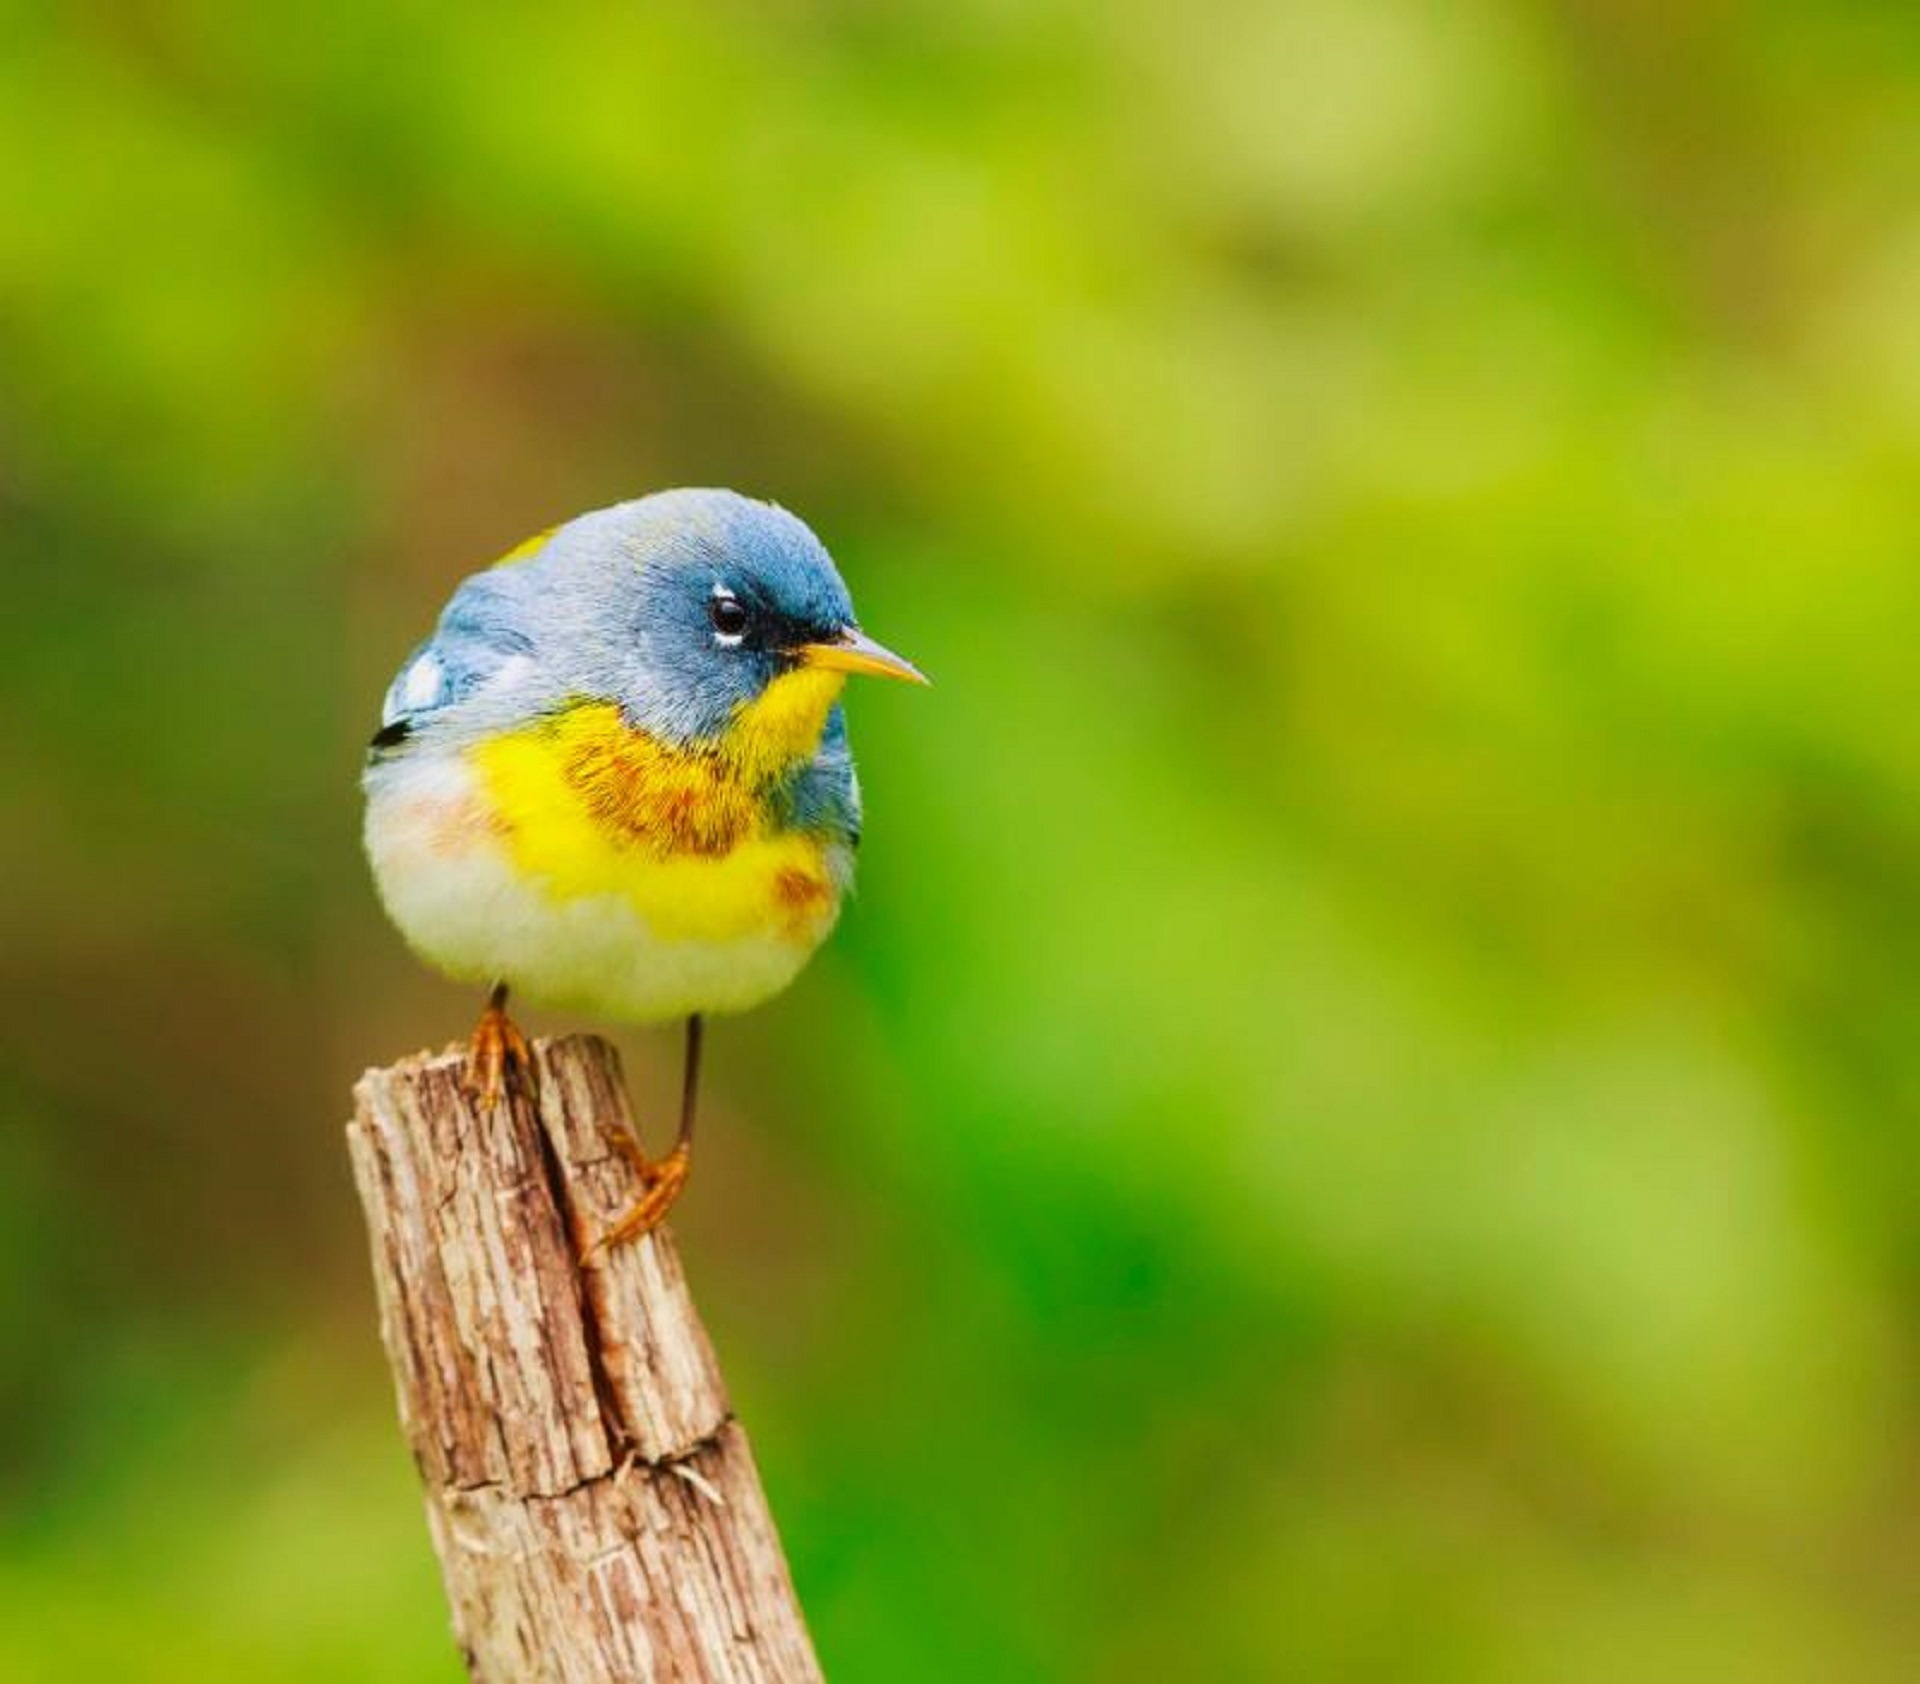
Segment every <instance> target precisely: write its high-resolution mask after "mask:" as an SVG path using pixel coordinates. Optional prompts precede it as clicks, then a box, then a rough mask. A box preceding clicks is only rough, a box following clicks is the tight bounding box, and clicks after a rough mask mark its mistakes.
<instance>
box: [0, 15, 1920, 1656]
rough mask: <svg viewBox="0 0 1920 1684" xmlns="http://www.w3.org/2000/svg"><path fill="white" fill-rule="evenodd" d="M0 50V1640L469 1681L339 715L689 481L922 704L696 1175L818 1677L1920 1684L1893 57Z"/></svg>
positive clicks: (1916, 1001)
mask: <svg viewBox="0 0 1920 1684" xmlns="http://www.w3.org/2000/svg"><path fill="white" fill-rule="evenodd" d="M0 31H3V34H0V40H3V41H4V51H0V188H3V189H4V195H5V200H6V203H7V206H8V209H7V214H6V215H5V216H4V217H0V371H4V372H0V568H4V577H5V580H6V585H7V604H8V608H9V612H8V614H7V615H6V616H5V618H4V620H0V686H3V687H4V703H5V705H4V707H0V765H3V766H4V771H5V776H4V782H3V783H0V801H4V813H5V818H6V821H7V822H6V823H5V824H4V826H0V864H3V865H4V869H3V870H0V1014H3V1015H0V1020H3V1021H4V1023H5V1026H6V1027H5V1044H4V1053H3V1055H0V1107H3V1108H4V1109H3V1116H4V1125H3V1126H0V1676H4V1677H5V1678H6V1679H8V1680H16V1681H20V1684H38V1681H41V1680H69V1679H82V1680H91V1679H98V1678H116V1679H129V1680H131V1679H140V1680H192V1681H194V1684H209V1681H219V1680H224V1679H236V1680H238V1679H247V1680H255V1679H275V1680H281V1679H285V1680H295V1681H298V1680H305V1679H312V1680H328V1681H333V1680H346V1679H352V1680H365V1681H370V1684H378V1681H380V1680H388V1679H392V1680H420V1679H446V1680H451V1679H453V1678H454V1677H455V1676H457V1665H456V1662H455V1660H454V1657H453V1654H452V1651H451V1647H450V1645H449V1644H448V1643H447V1642H446V1640H445V1636H444V1615H443V1612H442V1609H441V1606H440V1602H439V1598H438V1594H437V1590H436V1587H435V1582H434V1574H433V1567H432V1562H431V1559H430V1557H429V1555H428V1549H427V1543H426V1537H425V1532H424V1529H423V1528H422V1526H421V1525H420V1523H419V1517H418V1512H417V1506H416V1499H415V1496H414V1494H413V1490H412V1481H411V1474H410V1471H409V1470H408V1468H407V1467H406V1464H405V1457H404V1453H403V1451H402V1449H401V1447H400V1443H399V1439H398V1435H397V1433H395V1432H394V1431H393V1429H392V1426H391V1419H390V1403H389V1399H388V1394H387V1388H386V1381H385V1375H384V1371H383V1369H382V1367H381V1365H380V1360H379V1356H378V1352H377V1349H376V1345H375V1341H374V1338H373V1333H372V1326H373V1324H372V1309H371V1304H370V1299H369V1294H368V1289H367V1285H366V1281H365V1270H364V1265H363V1258H362V1252H361V1243H362V1242H361V1238H360V1234H359V1229H358V1219H357V1214H356V1210H355V1206H354V1202H353V1198H352V1194H351V1190H350V1187H349V1184H348V1180H347V1176H346V1174H345V1169H344V1154H343V1151H342V1148H341V1141H340V1137H339V1133H338V1123H339V1121H340V1119H341V1117H342V1116H343V1114H344V1110H345V1106H346V1097H345V1096H346V1088H347V1084H348V1082H349V1081H350V1079H351V1077H352V1075H353V1074H354V1073H355V1072H356V1071H357V1070H358V1069H359V1068H360V1067H361V1066H363V1065H365V1064H368V1063H374V1062H381V1061H384V1060H386V1059H388V1058H390V1057H392V1056H394V1055H397V1054H399V1053H401V1052H403V1051H405V1050H407V1049H408V1048H409V1047H411V1046H413V1045H414V1044H416V1043H417V1042H419V1041H421V1040H423V1039H425V1040H439V1039H445V1038H448V1037H450V1036H452V1035H454V1034H457V1033H459V1032H461V1031H462V1030H463V1029H464V1028H465V1025H466V1022H467V1020H468V1017H469V1015H470V1013H471V1011H472V1010H473V1008H474V1004H475V1003H474V1002H473V1001H471V1000H469V999H467V998H465V997H464V996H463V995H461V994H459V993H458V992H456V991H455V990H453V989H451V988H449V987H447V986H445V985H443V984H441V983H439V982H438V981H437V980H435V979H433V978H430V977H428V976H426V975H425V974H423V973H422V972H421V971H419V970H418V968H417V967H415V966H414V965H413V964H412V963H411V962H410V961H409V959H408V958H407V956H406V955H405V953H404V952H403V951H402V949H401V947H400V944H399V942H398V940H397V939H396V938H395V937H394V936H393V935H392V934H391V933H390V932H389V931H388V930H387V929H386V928H385V927H384V925H383V923H382V922H381V920H380V917H379V914H378V912H377V909H376V908H375V906H374V903H373V900H372V897H371V895H370V893H369V890H368V886H367V884H366V882H365V879H364V873H363V870H362V868H361V865H360V863H359V860H358V857H357V843H356V823H357V800H356V793H355V779H356V774H357V768H358V759H359V752H360V748H361V745H362V742H363V741H364V738H365V735H366V732H367V730H368V727H369V723H370V720H371V717H372V714H373V711H374V708H375V705H376V699H377V697H378V695H379V693H380V691H381V689H382V687H383V686H384V684H385V682H386V680H387V678H388V676H389V674H390V671H391V669H392V667H393V666H394V665H395V663H396V662H397V661H398V659H399V657H400V656H401V655H402V653H403V652H404V651H405V649H406V648H407V647H408V646H409V645H410V644H411V642H412V640H413V639H414V638H415V636H416V635H417V634H418V633H419V632H420V631H421V629H422V628H423V627H424V626H425V625H426V623H427V622H428V620H429V619H430V617H431V616H432V614H433V613H434V612H435V610H436V608H437V606H438V603H439V601H440V600H441V598H442V597H443V596H444V594H445V592H446V591H447V589H448V587H449V585H450V584H451V582H452V581H453V580H454V579H455V578H456V577H457V576H458V575H459V574H461V573H462V572H463V571H465V570H467V569H469V568H471V567H473V566H476V565H478V564H480V563H481V562H483V561H484V560H486V559H487V558H489V557H490V556H492V555H495V554H497V553H498V552H500V551H501V550H502V549H504V548H505V547H506V546H507V545H508V544H509V543H511V542H512V541H513V540H515V539H517V538H519V537H520V536H522V535H523V534H525V533H526V532H529V531H532V530H534V529H537V528H539V527H542V526H545V525H547V524H550V523H551V522H553V521H554V520H556V519H558V518H562V517H564V516H565V515H568V514H570V513H573V512H575V511H577V510H579V509H582V508H587V507H592V506H596V505H599V504H602V503H606V502H610V501H613V500H616V499H618V498H620V497H624V496H629V495H633V494H636V493H638V492H640V491H642V490H646V489H650V488H653V487H657V486H661V485H668V484H676V483H695V484H716V483H717V484H732V485H735V486H738V487H740V488H742V489H745V490H749V491H753V492H757V493H760V494H763V495H769V496H773V497H776V498H778V499H779V500H780V501H782V502H784V503H786V504H788V505H789V506H791V507H793V508H795V509H797V510H799V511H801V512H802V513H803V514H805V515H806V516H807V517H808V518H809V519H810V520H811V521H812V522H813V523H814V524H815V525H816V527H817V528H818V529H819V530H820V532H821V533H822V534H823V535H824V536H825V538H826V539H827V541H828V542H829V544H830V545H831V546H832V547H833V548H834V550H835V552H836V554H837V555H838V556H839V558H840V560H841V562H842V564H843V566H844V568H845V570H846V572H847V573H848V575H849V577H850V578H851V580H852V581H853V583H854V585H855V588H856V591H857V593H858V595H859V598H860V601H861V603H862V607H863V613H864V617H865V619H866V620H867V622H868V624H869V625H870V626H872V628H873V629H874V630H875V631H876V632H878V633H879V634H881V635H883V636H885V637H886V638H887V639H888V640H889V641H892V642H895V643H897V645H898V646H899V647H901V648H903V649H905V650H906V651H908V652H909V653H910V654H912V655H913V656H914V657H915V658H916V659H918V660H920V661H922V662H923V663H924V664H925V665H926V667H927V668H928V670H929V671H931V672H932V673H933V674H934V675H935V677H936V679H937V688H936V689H935V690H933V691H931V692H928V693H924V694H914V695H906V694H893V693H882V692H881V691H880V690H879V689H878V687H876V689H875V690H872V691H862V692H861V693H860V694H859V695H857V696H856V697H855V698H854V703H853V722H854V730H855V737H856V740H857V741H858V743H859V746H860V749H861V754H862V764H863V769H864V772H865V777H866V786H867V791H868V801H869V807H870V840H869V845H868V849H867V856H866V861H865V868H864V870H865V875H864V886H863V891H862V894H861V897H860V899H859V901H858V902H857V904H856V905H855V906H854V907H853V908H852V910H851V912H850V913H849V916H848V918H847V919H846V921H845V923H844V924H843V926H842V930H841V933H840V935H839V936H838V937H837V938H836V941H835V943H834V944H833V946H832V947H831V949H830V951H829V952H828V953H827V954H826V955H824V956H823V957H822V959H821V960H820V961H819V962H818V963H817V964H816V965H815V967H814V968H813V970H812V971H811V972H810V973H809V975H808V977H807V978H806V979H805V980H804V982H803V983H802V984H801V985H800V986H799V987H798V988H797V989H796V990H795V991H794V992H793V993H792V994H791V995H790V996H789V997H788V998H786V999H785V1000H783V1001H782V1002H780V1003H779V1004H777V1005H776V1006H774V1007H771V1008H769V1009H767V1010H765V1011H763V1012H761V1013H759V1014H756V1015H755V1016H753V1017H751V1018H748V1019H744V1020H742V1021H740V1022H739V1023H737V1024H727V1025H723V1026H722V1027H721V1030H720V1032H719V1035H718V1038H717V1042H716V1045H715V1047H714V1053H715V1057H714V1059H713V1063H712V1071H713V1074H712V1088H711V1092H712V1096H713V1097H712V1106H711V1110H710V1113H709V1119H708V1126H707V1129H706V1139H707V1141H708V1145H707V1147H706V1148H705V1153H706V1156H705V1160H704V1167H703V1171H702V1175H701V1177H700V1178H698V1179H697V1180H696V1182H695V1185H694V1191H693V1194H692V1196H691V1198H690V1200H689V1201H688V1203H687V1204H686V1205H684V1206H683V1207H682V1209H683V1211H684V1217H683V1218H682V1220H681V1223H680V1226H681V1229H682V1234H683V1238H684V1239H685V1241H686V1245H687V1250H688V1254H689V1257H690V1261H691V1266H692V1267H693V1269H694V1271H695V1275H696V1278H697V1280H698V1281H699V1282H700V1285H701V1291H702V1298H703V1303H704V1305H705V1307H706V1309H707V1311H708V1313H709V1317H710V1320H711V1321H712V1323H713V1325H714V1328H715V1330H716V1334H717V1336H718V1338H719V1341H720V1344H721V1347H722V1349H723V1351H724V1352H725V1354H726V1357H727V1361H728V1366H729V1371H730V1374H731V1376H732V1378H733V1380H734V1382H735V1386H736V1392H737V1394H738V1396H739V1399H740V1401H741V1404H742V1408H743V1413H744V1414H745V1415H746V1418H747V1419H748V1420H749V1422H750V1423H751V1425H752V1427H753V1430H754V1432H755V1435H756V1439H757V1442H758V1444H759V1447H760V1451H761V1459H762V1462H763V1464H764V1467H765V1471H766V1475H767V1479H768V1482H769V1484H770V1486H771V1488H772V1492H773V1495H774V1499H775V1503H776V1507H777V1509H778V1511H779V1513H780V1515H781V1518H782V1522H783V1525H784V1528H785V1532H786V1537H787V1540H788V1544H789V1547H790V1551H791V1555H792V1558H793V1564H794V1570H795V1574H796V1577H797V1578H798V1581H799V1584H800V1587H801V1590H802V1593H803V1596H804V1598H805V1600H806V1602H807V1605H808V1608H809V1612H810V1616H811V1618H812V1620H813V1623H814V1625H815V1628H816V1631H817V1635H818V1639H819V1642H820V1646H821V1649H822V1652H823V1655H824V1657H825V1659H826V1661H827V1664H828V1668H829V1671H830V1672H831V1674H832V1675H833V1676H834V1677H835V1678H836V1679H841V1680H865V1679H873V1680H896V1679H914V1680H929V1681H932V1680H945V1679H951V1680H955V1681H957V1684H976V1681H979V1680H984V1679H994V1680H1023V1679H1034V1680H1042V1679H1044V1680H1089V1681H1091V1680H1101V1681H1107V1680H1159V1679H1165V1678H1170V1677H1183V1678H1185V1677H1191V1678H1205V1679H1267V1678H1281V1677H1284V1678H1290V1679H1304V1678H1327V1679H1352V1678H1358V1677H1389V1678H1417V1679H1436V1680H1452V1679H1461V1680H1466V1679H1503V1680H1504V1679H1514V1678H1524V1679H1536V1678H1537V1679H1554V1680H1561V1679H1566V1680H1589V1679H1591V1680H1602V1679H1605V1680H1613V1679H1619V1678H1633V1679H1637V1680H1687V1681H1690V1684H1691V1681H1698V1680H1702V1679H1709V1678H1727V1679H1739V1680H1743V1681H1749V1680H1770V1679H1781V1680H1787V1679H1810V1678H1822V1679H1827V1678H1839V1677H1844V1678H1871V1677H1888V1678H1894V1677H1907V1678H1910V1677H1912V1676H1913V1675H1914V1673H1915V1671H1916V1668H1920V1631H1916V1629H1915V1627H1916V1616H1915V1613H1914V1609H1915V1607H1916V1591H1920V1521H1917V1520H1916V1515H1920V1505H1917V1504H1916V1497H1920V1475H1917V1474H1916V1470H1917V1469H1920V1396H1916V1390H1915V1380H1916V1375H1915V1357H1916V1344H1915V1336H1914V1327H1915V1323H1916V1313H1920V1144H1917V1143H1920V796H1917V795H1916V790H1917V789H1920V735H1917V734H1916V731H1915V729H1914V720H1915V716H1916V699H1917V688H1916V680H1915V658H1914V653H1913V649H1914V630H1913V628H1914V626H1915V624H1916V622H1917V621H1920V566H1916V549H1915V538H1914V534H1915V532H1916V531H1920V478H1916V467H1920V312H1917V311H1916V310H1915V308H1914V303H1915V299H1916V297H1920V216H1917V215H1916V209H1915V207H1916V205H1920V147H1917V146H1916V145H1915V139H1914V137H1915V134H1916V133H1917V132H1920V129H1917V128H1916V122H1917V121H1920V16H1916V15H1915V14H1913V13H1912V12H1910V11H1908V10H1903V9H1901V8H1896V7H1887V6H1875V5H1868V4H1863V3H1858V0H1844V3H1841V4H1831V3H1827V4H1815V3H1814V0H1764V3H1761V4H1757V5H1753V6H1748V7H1740V8H1734V7H1729V6H1724V5H1713V4H1708V3H1707V0H1675V3H1672V4H1669V5H1666V6H1661V7H1655V6H1652V5H1645V4H1605V3H1601V0H1561V3H1560V4H1556V5H1550V6H1548V5H1527V4H1523V3H1521V0H1504V3H1503V0H1466V3H1465V4H1464V5H1456V6H1442V5H1439V4H1436V3H1432V0H1428V3H1425V4H1422V3H1419V0H1265V3H1252V0H1219V3H1216V4H1213V5H1209V6H1204V7H1199V8H1194V7H1184V8H1176V7H1167V6H1156V5H1148V4H1143V3H1141V0H1112V3H1109V4H1107V5H1104V6H1099V7H1085V8H1063V7H1023V6H1014V5H1011V4H1008V3H1006V0H943V3H941V4H937V5H935V4H923V3H914V4H896V5H888V6H880V5H875V4H830V3H826V0H816V3H801V0H789V3H787V4H782V5H775V6H768V7H759V6H745V5H740V4H737V3H718V4H716V3H713V0H706V3H699V4H696V3H694V0H682V3H680V4H674V5H669V6H658V5H651V4H649V5H645V6H639V7H625V8H603V7H599V6H589V5H583V4H578V3H576V0H550V3H549V4H546V5H542V6H539V7H534V8H527V9H525V10H523V11H520V12H512V11H505V10H493V9H485V8H479V9H476V8H464V9H461V10H459V11H458V12H456V11H455V10H454V9H452V8H450V7H445V6H426V5H420V4H409V3H404V0H403V3H401V4H386V5H374V4H371V3H368V0H343V3H342V4H340V5H336V6H330V7H326V8H318V9H309V10H308V11H306V12H301V11H296V10H289V9H285V8H279V9H276V8H246V7H241V6H238V5H234V4H231V3H222V0H180V3H178V4H173V5H166V6H161V5H156V4H151V3H145V0H118V3H114V0H109V3H105V4H94V5H88V6H55V5H51V4H46V3H37V0H0ZM550 1026H551V1025H549V1027H550ZM627 1044H628V1045H629V1046H630V1048H631V1049H632V1050H633V1053H634V1066H633V1067H634V1074H635V1079H636V1084H637V1086H638V1088H639V1091H640V1095H641V1101H642V1105H643V1108H645V1107H647V1106H649V1105H656V1106H657V1104H658V1103H659V1102H660V1101H659V1100H658V1099H657V1098H656V1097H655V1096H663V1095H664V1094H665V1092H666V1091H667V1090H668V1088H669V1086H670V1084H671V1080H672V1060H673V1056H674V1052H673V1046H672V1043H671V1040H670V1038H668V1037H665V1036H660V1037H649V1036H645V1035H641V1036H629V1037H627Z"/></svg>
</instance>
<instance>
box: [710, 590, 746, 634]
mask: <svg viewBox="0 0 1920 1684" xmlns="http://www.w3.org/2000/svg"><path fill="white" fill-rule="evenodd" d="M707 618H708V619H709V620H711V621H712V622H713V629H714V630H715V631H717V632H718V633H719V634H720V635H721V636H722V637H745V636H746V634H747V621H748V614H747V611H746V609H744V608H742V607H741V606H740V604H739V603H738V602H737V601H735V599H734V598H732V597H730V596H716V597H715V598H714V599H713V600H712V601H711V602H710V603H708V604H707Z"/></svg>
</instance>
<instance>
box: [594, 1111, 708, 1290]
mask: <svg viewBox="0 0 1920 1684" xmlns="http://www.w3.org/2000/svg"><path fill="white" fill-rule="evenodd" d="M607 1138H608V1139H609V1140H610V1141H611V1142H612V1143H613V1145H614V1147H615V1148H616V1150H618V1151H619V1153H620V1155H621V1156H622V1157H623V1158H625V1159H626V1160H627V1162H628V1163H629V1164H631V1165H632V1166H633V1171H634V1174H635V1175H637V1176H638V1177H639V1179H640V1196H639V1198H637V1199H635V1200H634V1201H633V1203H632V1204H631V1205H629V1206H628V1207H627V1211H626V1214H625V1215H624V1216H622V1217H621V1218H620V1220H619V1221H618V1222H616V1223H614V1225H613V1226H612V1227H611V1228H609V1229H607V1231H606V1232H605V1233H603V1234H602V1235H601V1236H600V1237H599V1238H598V1239H597V1240H594V1241H592V1242H591V1243H590V1244H589V1245H588V1246H587V1247H586V1248H585V1250H583V1251H582V1252H581V1253H580V1262H581V1264H582V1265H583V1266H584V1265H587V1264H590V1263H592V1262H593V1261H594V1259H595V1257H596V1256H598V1255H599V1254H600V1253H601V1252H608V1251H612V1250H613V1249H614V1247H616V1246H622V1245H627V1244H630V1243H631V1242H632V1241H634V1240H637V1239H639V1238H640V1236H641V1235H643V1234H646V1233H650V1232H651V1231H652V1230H653V1229H655V1228H657V1227H659V1225H660V1223H661V1220H662V1219H663V1218H664V1217H665V1216H666V1214H667V1211H668V1209H669V1208H670V1207H671V1206H672V1204H673V1201H674V1200H675V1199H677V1198H679V1197H680V1190H681V1189H682V1188H683V1187H685V1186H686V1184H687V1175H688V1172H689V1171H690V1170H691V1169H692V1168H693V1154H692V1153H691V1152H690V1151H689V1150H688V1147H687V1144H686V1142H685V1141H681V1142H680V1143H679V1144H678V1145H676V1146H675V1147H674V1149H673V1150H672V1151H671V1152H669V1153H668V1154H667V1155H666V1156H665V1157H664V1158H657V1159H656V1158H649V1157H647V1156H646V1154H645V1153H643V1152H642V1151H641V1150H640V1146H639V1143H638V1142H637V1141H636V1140H634V1139H633V1137H632V1136H631V1135H629V1134H627V1133H626V1132H625V1131H624V1130H622V1131H620V1132H619V1133H613V1132H611V1131H609V1133H608V1136H607Z"/></svg>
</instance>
